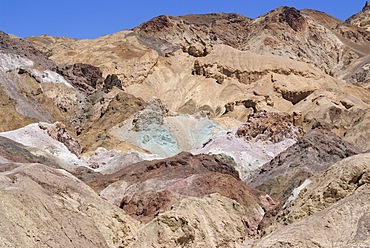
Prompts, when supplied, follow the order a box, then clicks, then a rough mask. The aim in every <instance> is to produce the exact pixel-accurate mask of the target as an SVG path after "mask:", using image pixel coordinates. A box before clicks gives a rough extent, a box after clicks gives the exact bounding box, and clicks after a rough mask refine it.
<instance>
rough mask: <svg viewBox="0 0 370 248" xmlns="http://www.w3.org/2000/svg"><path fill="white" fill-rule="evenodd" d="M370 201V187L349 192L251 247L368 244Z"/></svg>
mask: <svg viewBox="0 0 370 248" xmlns="http://www.w3.org/2000/svg"><path fill="white" fill-rule="evenodd" d="M369 201H370V191H369V190H364V191H362V192H359V193H356V194H354V195H351V196H348V197H346V198H344V199H342V200H340V201H338V202H336V203H334V204H333V205H331V206H330V207H328V208H326V209H324V210H322V211H320V212H318V213H316V214H314V215H312V216H309V217H307V218H304V219H302V220H300V221H297V222H295V223H293V224H291V225H288V226H285V227H283V228H281V229H279V230H277V231H275V232H273V233H271V234H269V235H267V236H265V237H264V238H263V239H262V240H261V241H260V242H258V243H257V244H255V245H254V246H253V247H261V248H262V247H271V248H272V247H297V248H298V247H299V248H301V247H368V246H369V244H370V239H369V234H368V223H369V214H368V213H369V211H370V209H369V206H370V204H369Z"/></svg>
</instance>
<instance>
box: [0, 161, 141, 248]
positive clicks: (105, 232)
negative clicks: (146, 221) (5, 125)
mask: <svg viewBox="0 0 370 248" xmlns="http://www.w3.org/2000/svg"><path fill="white" fill-rule="evenodd" d="M0 181H1V185H2V187H1V189H0V195H1V204H0V208H1V213H0V215H1V218H0V219H1V220H0V223H1V225H0V229H1V234H0V245H1V246H3V247H58V246H66V247H116V245H117V243H119V242H120V241H122V240H123V239H124V238H125V237H126V236H128V235H130V234H131V233H133V232H134V231H136V229H137V228H138V227H139V224H138V223H137V222H136V221H135V220H133V219H131V218H130V217H129V216H127V215H126V214H125V213H124V212H123V211H122V210H121V209H119V208H117V207H115V206H112V205H110V204H108V203H107V202H105V201H104V200H102V199H101V198H100V197H98V196H97V195H96V194H95V192H93V191H92V190H91V189H90V188H89V187H88V186H86V185H85V184H84V183H82V182H81V181H79V180H78V179H76V178H75V177H73V176H72V175H70V174H69V173H67V172H65V171H64V170H56V169H53V168H50V167H48V166H45V165H42V164H24V165H22V166H20V167H18V168H15V169H13V170H11V171H7V172H2V173H1V175H0Z"/></svg>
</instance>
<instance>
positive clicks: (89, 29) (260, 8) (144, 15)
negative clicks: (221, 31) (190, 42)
mask: <svg viewBox="0 0 370 248" xmlns="http://www.w3.org/2000/svg"><path fill="white" fill-rule="evenodd" d="M365 2H366V1H364V0H335V1H334V0H310V1H304V0H285V1H284V0H265V1H262V0H253V1H248V0H227V1H222V0H213V1H205V0H182V1H181V0H158V1H155V0H152V1H149V0H134V1H133V0H129V1H128V0H0V30H2V31H4V32H6V33H11V34H15V35H18V36H20V37H28V36H34V35H41V34H48V35H52V36H64V37H72V38H78V39H82V38H90V39H91V38H97V37H99V36H101V35H105V34H110V33H115V32H118V31H120V30H123V29H131V28H133V27H136V26H138V25H139V24H141V23H143V22H145V21H148V20H150V19H151V18H153V17H156V16H159V15H162V14H166V15H172V16H178V15H186V14H204V13H215V12H225V13H238V14H241V15H244V16H247V17H251V18H255V17H257V16H259V15H262V14H264V13H266V12H268V11H270V10H272V9H275V8H277V7H280V6H290V7H295V8H297V9H305V8H308V9H316V10H320V11H323V12H326V13H328V14H330V15H332V16H334V17H337V18H339V19H342V20H345V19H347V18H348V17H350V16H351V15H352V14H355V13H357V12H359V11H360V10H361V9H362V7H363V6H364V5H365Z"/></svg>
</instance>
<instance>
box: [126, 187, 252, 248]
mask: <svg viewBox="0 0 370 248" xmlns="http://www.w3.org/2000/svg"><path fill="white" fill-rule="evenodd" d="M244 211H245V210H244V208H243V207H242V206H241V205H240V204H239V203H238V202H237V201H234V200H231V199H229V198H226V197H223V196H222V195H220V194H218V193H215V194H211V195H208V196H204V197H202V198H197V197H188V198H185V199H183V200H181V201H179V202H178V203H176V204H175V205H173V206H172V208H171V210H169V211H166V212H164V213H160V214H159V215H158V216H156V217H155V218H154V219H153V220H152V221H151V222H149V223H148V224H146V225H145V226H144V227H143V228H141V229H140V230H139V231H138V232H137V233H135V234H134V235H133V236H131V237H128V238H127V239H126V242H125V243H124V247H150V246H155V247H238V244H240V243H241V242H243V241H244V239H245V238H246V237H245V233H246V229H247V227H246V225H245V222H244V220H243V218H242V216H243V215H245V212H244Z"/></svg>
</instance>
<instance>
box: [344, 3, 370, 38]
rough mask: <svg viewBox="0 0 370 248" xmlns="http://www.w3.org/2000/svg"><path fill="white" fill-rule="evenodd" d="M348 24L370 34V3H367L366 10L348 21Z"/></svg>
mask: <svg viewBox="0 0 370 248" xmlns="http://www.w3.org/2000/svg"><path fill="white" fill-rule="evenodd" d="M346 23H349V24H351V25H354V26H357V27H360V28H363V29H365V30H367V31H369V32H370V2H369V1H366V4H365V6H364V8H363V9H362V10H361V11H360V12H359V13H357V14H354V15H353V16H351V17H350V18H348V19H347V20H346Z"/></svg>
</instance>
